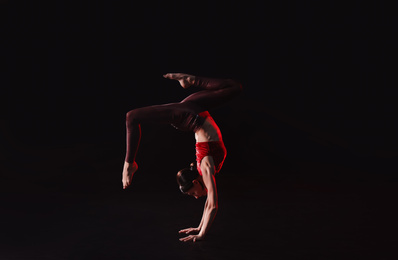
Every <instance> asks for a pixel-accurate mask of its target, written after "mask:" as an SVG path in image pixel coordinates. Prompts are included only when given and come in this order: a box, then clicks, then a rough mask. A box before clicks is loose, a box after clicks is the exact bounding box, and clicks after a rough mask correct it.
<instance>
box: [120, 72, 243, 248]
mask: <svg viewBox="0 0 398 260" xmlns="http://www.w3.org/2000/svg"><path fill="white" fill-rule="evenodd" d="M163 77H165V78H167V79H173V80H178V81H179V82H180V84H181V86H182V87H183V88H185V89H186V88H189V87H191V86H193V87H197V88H198V89H200V91H198V92H196V93H193V94H191V95H190V96H188V97H187V98H185V99H184V100H183V101H181V102H179V103H170V104H165V105H156V106H148V107H142V108H137V109H134V110H131V111H129V112H128V113H127V115H126V130H127V133H126V134H127V140H126V141H127V149H126V157H125V163H124V168H123V173H122V182H123V189H126V188H127V187H128V186H129V185H130V183H131V180H132V178H133V175H134V173H135V172H136V171H137V169H138V166H137V163H136V162H135V157H136V154H137V150H138V146H139V143H140V139H141V126H140V125H141V123H147V122H153V123H162V124H172V125H173V126H174V127H175V128H177V129H179V130H188V131H193V132H194V133H195V139H196V161H197V163H196V167H195V166H194V164H191V166H190V167H189V168H185V169H182V170H180V171H179V172H178V173H177V182H178V184H179V187H180V190H181V192H183V193H184V194H187V195H191V196H194V197H195V198H196V199H197V198H199V197H202V196H206V195H207V200H206V203H205V207H204V211H203V216H202V220H201V222H200V224H199V226H198V227H197V228H187V229H183V230H180V232H179V233H184V234H187V235H188V236H186V237H184V238H181V239H180V240H181V241H184V242H187V241H193V242H195V241H197V240H201V239H203V238H204V237H205V235H206V233H207V232H208V230H209V227H210V225H211V223H212V222H213V220H214V217H215V215H216V212H217V209H218V203H217V188H216V181H215V178H214V175H215V174H216V173H217V172H219V171H220V170H221V167H222V165H223V162H224V159H225V156H226V149H225V146H224V143H223V140H222V136H221V132H220V129H219V128H218V126H217V125H216V123H215V122H214V120H213V118H212V117H211V116H210V114H209V112H208V110H209V109H212V108H214V107H216V106H218V105H220V104H223V103H224V102H226V101H228V100H230V99H232V98H233V97H235V96H237V95H238V94H239V93H240V92H241V89H242V87H241V85H240V84H239V83H238V82H236V81H234V80H231V79H209V78H203V77H197V76H192V75H188V74H183V73H168V74H166V75H164V76H163ZM193 233H196V234H193Z"/></svg>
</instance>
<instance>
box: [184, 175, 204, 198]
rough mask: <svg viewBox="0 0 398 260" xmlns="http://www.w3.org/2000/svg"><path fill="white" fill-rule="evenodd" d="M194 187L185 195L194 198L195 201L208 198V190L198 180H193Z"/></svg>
mask: <svg viewBox="0 0 398 260" xmlns="http://www.w3.org/2000/svg"><path fill="white" fill-rule="evenodd" d="M192 183H193V187H192V188H190V189H189V190H188V191H187V192H186V193H185V194H187V195H190V196H194V197H195V199H198V198H200V197H203V196H206V195H207V189H206V187H204V185H202V184H201V183H200V182H199V181H198V180H193V181H192Z"/></svg>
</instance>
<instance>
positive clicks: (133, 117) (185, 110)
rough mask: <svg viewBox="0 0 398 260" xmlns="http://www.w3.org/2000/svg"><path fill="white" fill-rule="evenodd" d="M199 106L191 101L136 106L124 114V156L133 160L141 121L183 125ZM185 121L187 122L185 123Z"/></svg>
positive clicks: (192, 117)
mask: <svg viewBox="0 0 398 260" xmlns="http://www.w3.org/2000/svg"><path fill="white" fill-rule="evenodd" d="M200 112H201V111H200V108H199V107H197V106H196V105H195V104H193V103H189V102H188V103H171V104H165V105H156V106H148V107H142V108H137V109H134V110H131V111H129V112H128V113H127V115H126V157H125V161H126V162H128V163H132V162H135V157H136V154H137V151H138V147H139V144H140V139H141V124H142V123H158V124H173V125H178V126H181V125H184V124H187V123H188V122H190V121H191V120H194V118H195V116H196V115H197V114H198V113H200ZM186 122H187V123H186Z"/></svg>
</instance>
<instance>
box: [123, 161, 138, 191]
mask: <svg viewBox="0 0 398 260" xmlns="http://www.w3.org/2000/svg"><path fill="white" fill-rule="evenodd" d="M137 170H138V165H137V163H136V162H133V163H128V162H124V167H123V173H122V183H123V189H126V188H127V187H128V186H130V184H131V180H132V179H133V175H134V173H135V172H136V171H137Z"/></svg>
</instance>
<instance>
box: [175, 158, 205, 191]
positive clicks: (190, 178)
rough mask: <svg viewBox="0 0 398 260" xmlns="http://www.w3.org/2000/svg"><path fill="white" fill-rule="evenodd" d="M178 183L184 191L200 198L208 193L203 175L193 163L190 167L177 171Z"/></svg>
mask: <svg viewBox="0 0 398 260" xmlns="http://www.w3.org/2000/svg"><path fill="white" fill-rule="evenodd" d="M177 183H178V185H179V187H180V190H181V192H182V193H184V194H187V195H191V196H194V197H195V198H199V197H202V196H205V195H206V194H207V190H206V187H205V185H204V184H203V179H202V176H201V175H200V174H199V172H198V170H197V169H196V167H195V166H194V164H193V163H192V164H191V166H190V167H189V168H185V169H182V170H181V171H179V172H178V173H177Z"/></svg>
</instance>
